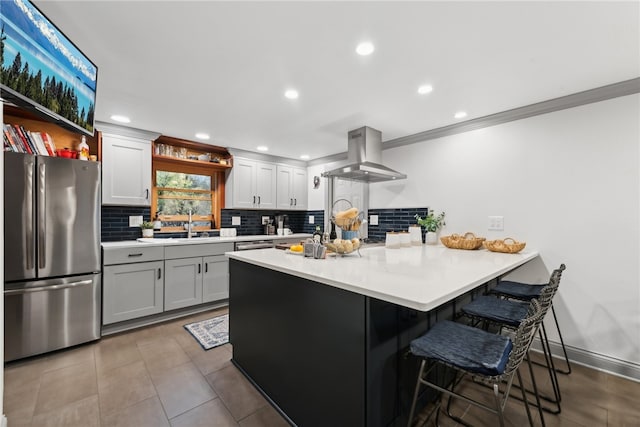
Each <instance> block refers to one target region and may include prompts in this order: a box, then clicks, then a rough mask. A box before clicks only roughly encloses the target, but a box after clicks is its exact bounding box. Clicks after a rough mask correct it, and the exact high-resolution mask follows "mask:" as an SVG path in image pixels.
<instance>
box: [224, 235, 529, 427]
mask: <svg viewBox="0 0 640 427" xmlns="http://www.w3.org/2000/svg"><path fill="white" fill-rule="evenodd" d="M361 254H362V256H361V257H358V256H357V255H356V254H352V255H349V256H346V257H338V258H334V257H331V258H328V259H325V260H315V259H310V258H304V257H302V256H299V255H292V254H287V253H284V252H283V251H278V250H275V249H262V250H256V251H249V252H232V253H227V256H228V257H229V258H230V263H229V273H230V295H229V312H230V331H229V332H230V342H231V344H232V345H233V362H234V364H235V365H236V366H237V367H238V368H239V369H241V370H242V371H243V372H244V374H245V375H246V376H247V377H248V378H249V379H250V380H251V381H252V382H253V383H254V384H255V385H256V386H257V387H258V388H259V389H260V390H261V391H262V392H263V393H264V394H265V395H266V396H267V398H268V399H270V400H271V401H272V403H274V404H275V405H276V407H277V408H279V409H280V410H281V412H282V413H283V414H284V415H285V416H286V417H288V418H289V420H290V421H292V422H293V423H294V424H295V425H300V426H305V427H306V426H322V425H345V426H346V425H348V426H379V425H385V426H386V425H406V416H407V412H408V410H407V409H408V406H409V404H410V402H411V391H412V390H413V387H414V385H415V378H416V375H417V362H416V361H415V360H414V359H413V358H411V357H406V350H407V347H408V345H409V342H410V340H411V339H413V338H415V337H417V336H419V335H421V334H422V333H424V332H425V331H426V330H427V329H428V328H429V327H430V325H432V324H433V323H435V322H436V321H438V320H442V319H445V318H451V317H452V316H453V313H454V312H455V311H456V305H457V304H458V305H459V304H463V303H464V302H466V301H468V300H470V298H471V297H472V295H473V294H474V293H475V292H478V291H479V290H482V289H483V288H484V286H483V285H485V284H487V283H488V282H491V281H492V280H493V279H495V278H497V277H499V276H501V275H503V274H505V273H507V272H509V271H511V270H513V269H515V268H517V267H519V266H521V265H522V264H524V263H526V262H528V261H530V260H532V259H534V258H535V257H537V256H538V253H537V252H536V251H533V250H526V251H524V252H522V253H519V254H515V255H513V254H500V253H492V252H488V251H485V250H480V251H460V250H450V249H447V248H445V247H443V246H429V245H423V246H417V247H411V248H403V249H387V248H384V247H369V248H364V249H362V250H361Z"/></svg>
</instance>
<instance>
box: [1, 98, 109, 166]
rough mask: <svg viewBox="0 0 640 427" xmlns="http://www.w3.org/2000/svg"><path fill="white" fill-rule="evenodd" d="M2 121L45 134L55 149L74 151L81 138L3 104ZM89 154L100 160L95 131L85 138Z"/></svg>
mask: <svg viewBox="0 0 640 427" xmlns="http://www.w3.org/2000/svg"><path fill="white" fill-rule="evenodd" d="M3 109H4V111H3V121H4V123H9V124H12V125H22V126H24V128H25V129H26V130H28V131H31V132H46V133H48V134H49V135H51V136H52V137H53V142H54V143H55V146H56V149H61V148H68V149H69V150H72V151H75V150H76V149H77V147H78V144H80V139H81V138H82V135H83V134H81V133H79V132H78V133H76V132H71V131H69V130H67V129H65V128H63V127H61V126H59V125H57V124H55V123H52V122H49V121H46V120H45V119H43V118H42V117H40V116H38V115H36V114H34V113H31V112H29V111H27V110H24V109H22V108H20V107H16V106H14V105H9V104H3ZM87 144H88V145H89V153H90V154H93V155H96V156H98V160H101V159H102V156H101V155H102V153H101V151H102V150H101V146H100V145H101V134H100V132H98V131H96V132H95V133H94V135H93V136H87Z"/></svg>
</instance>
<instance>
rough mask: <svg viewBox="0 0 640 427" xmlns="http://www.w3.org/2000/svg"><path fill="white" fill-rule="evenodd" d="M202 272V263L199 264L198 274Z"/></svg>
mask: <svg viewBox="0 0 640 427" xmlns="http://www.w3.org/2000/svg"><path fill="white" fill-rule="evenodd" d="M200 273H202V264H198V274H200Z"/></svg>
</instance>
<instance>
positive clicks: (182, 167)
mask: <svg viewBox="0 0 640 427" xmlns="http://www.w3.org/2000/svg"><path fill="white" fill-rule="evenodd" d="M157 171H166V172H175V173H185V174H194V175H205V176H210V177H211V214H212V215H213V223H212V226H211V228H207V227H206V226H199V227H194V231H208V230H214V229H217V228H219V226H220V220H221V218H220V215H221V212H222V208H223V207H224V171H220V170H216V169H213V168H211V167H207V166H206V165H192V164H186V163H185V164H180V163H178V162H176V161H175V160H168V161H163V160H161V159H156V158H154V159H153V163H152V168H151V173H152V178H151V179H152V189H151V217H152V218H153V217H155V213H156V212H158V187H157V186H156V173H157ZM192 219H193V220H194V221H212V218H211V215H204V216H203V215H193V216H192ZM160 220H161V221H183V222H186V221H188V220H189V217H188V216H187V215H160ZM216 226H217V227H216ZM180 231H184V228H181V227H162V229H161V232H180Z"/></svg>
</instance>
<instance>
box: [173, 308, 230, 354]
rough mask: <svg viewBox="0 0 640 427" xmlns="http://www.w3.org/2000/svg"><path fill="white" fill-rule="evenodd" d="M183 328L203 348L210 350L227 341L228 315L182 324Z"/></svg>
mask: <svg viewBox="0 0 640 427" xmlns="http://www.w3.org/2000/svg"><path fill="white" fill-rule="evenodd" d="M184 328H185V329H186V330H187V331H189V333H190V334H191V335H193V337H194V338H195V339H196V341H198V342H199V343H200V345H201V346H202V348H204V349H205V350H211V349H212V348H214V347H218V346H219V345H222V344H226V343H228V342H229V315H228V314H224V315H222V316H218V317H214V318H213V319H207V320H201V321H199V322H194V323H189V324H188V325H184Z"/></svg>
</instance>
